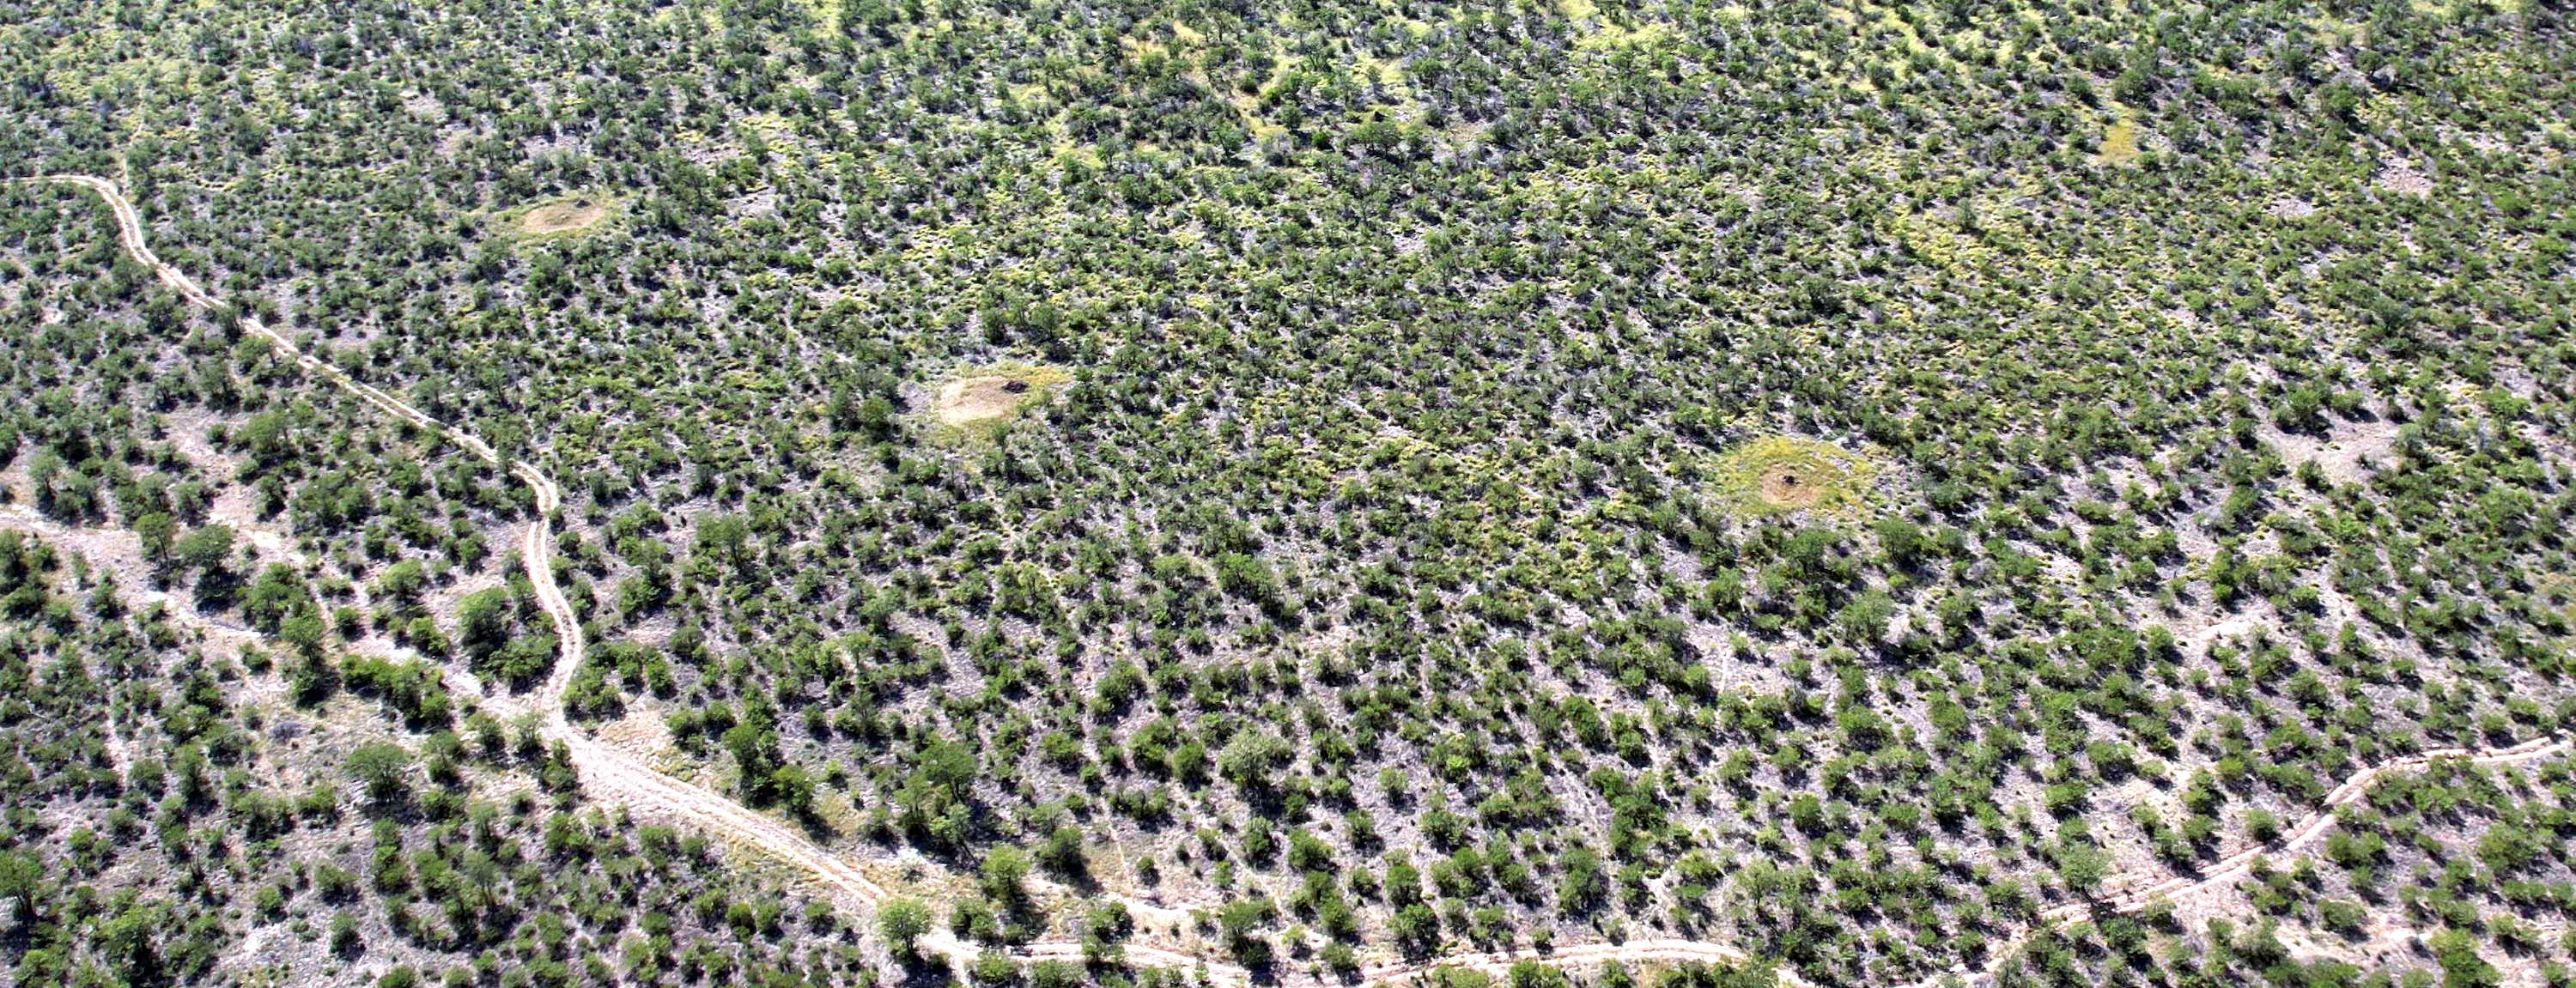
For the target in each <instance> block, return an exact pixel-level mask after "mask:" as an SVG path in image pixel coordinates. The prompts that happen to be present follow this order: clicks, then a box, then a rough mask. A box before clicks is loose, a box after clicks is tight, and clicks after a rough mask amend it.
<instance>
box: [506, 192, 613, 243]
mask: <svg viewBox="0 0 2576 988" xmlns="http://www.w3.org/2000/svg"><path fill="white" fill-rule="evenodd" d="M608 205H609V204H608V200H606V199H602V198H599V197H597V196H573V197H571V198H568V199H562V200H558V201H555V202H550V203H547V204H545V205H542V206H539V207H537V208H535V209H531V210H528V214H527V215H526V216H522V217H519V229H520V230H521V231H522V232H525V233H533V234H548V233H566V232H570V231H573V230H586V229H589V228H590V227H592V226H596V225H598V223H599V221H600V220H603V219H606V218H607V217H608Z"/></svg>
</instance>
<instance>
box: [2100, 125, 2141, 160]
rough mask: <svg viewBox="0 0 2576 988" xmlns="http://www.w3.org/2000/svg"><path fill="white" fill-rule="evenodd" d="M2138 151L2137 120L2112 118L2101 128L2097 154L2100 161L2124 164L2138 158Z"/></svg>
mask: <svg viewBox="0 0 2576 988" xmlns="http://www.w3.org/2000/svg"><path fill="white" fill-rule="evenodd" d="M2138 153H2139V152H2138V122H2137V121H2135V120H2129V119H2125V118H2123V119H2120V120H2114V121H2111V125H2110V126H2108V127H2105V128H2103V129H2102V150H2101V152H2100V153H2099V154H2098V155H2097V157H2099V158H2100V159H2101V160H2102V161H2104V162H2107V163H2110V164H2114V165H2125V164H2128V163H2129V162H2132V161H2136V160H2138Z"/></svg>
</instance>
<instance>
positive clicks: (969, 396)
mask: <svg viewBox="0 0 2576 988" xmlns="http://www.w3.org/2000/svg"><path fill="white" fill-rule="evenodd" d="M1072 380H1073V374H1072V372H1070V371H1067V370H1065V369H1063V368H1061V367H1050V366H1047V365H1044V364H1028V363H1018V362H1011V363H1002V364H991V365H987V366H983V367H968V368H961V369H959V370H958V372H957V373H955V374H953V375H950V376H949V377H948V378H947V379H946V380H944V381H941V382H939V383H938V384H936V385H933V386H932V387H931V401H930V417H931V421H932V423H933V424H934V425H935V426H936V427H937V431H939V432H940V433H943V434H945V435H948V436H950V437H955V438H974V437H986V436H990V435H991V434H992V433H994V432H997V431H999V430H1000V429H1001V428H1002V427H1003V426H1004V425H1007V424H1009V423H1010V421H1011V420H1012V419H1013V418H1016V417H1018V415H1019V413H1020V412H1021V411H1022V410H1025V409H1027V408H1029V407H1031V406H1034V405H1037V404H1039V403H1042V402H1045V401H1047V400H1049V399H1051V398H1053V397H1054V396H1055V393H1056V390H1057V389H1058V388H1060V387H1062V386H1063V385H1064V384H1066V383H1067V382H1070V381H1072Z"/></svg>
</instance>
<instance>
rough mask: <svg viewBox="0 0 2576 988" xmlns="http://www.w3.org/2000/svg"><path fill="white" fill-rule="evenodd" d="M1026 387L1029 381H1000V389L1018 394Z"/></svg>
mask: <svg viewBox="0 0 2576 988" xmlns="http://www.w3.org/2000/svg"><path fill="white" fill-rule="evenodd" d="M1028 389H1029V382H1027V381H1019V380H1012V381H1004V382H1002V390H1004V391H1008V392H1010V393H1012V394H1019V393H1020V392H1022V391H1026V390H1028Z"/></svg>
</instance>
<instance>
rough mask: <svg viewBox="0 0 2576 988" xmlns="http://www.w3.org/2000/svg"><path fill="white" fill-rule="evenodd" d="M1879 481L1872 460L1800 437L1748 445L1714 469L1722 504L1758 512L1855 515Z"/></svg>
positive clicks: (1767, 440) (1826, 443) (1738, 448)
mask: <svg viewBox="0 0 2576 988" xmlns="http://www.w3.org/2000/svg"><path fill="white" fill-rule="evenodd" d="M1877 479H1878V464H1877V463H1875V462H1872V461H1871V460H1870V459H1869V457H1867V456H1865V455H1862V454H1860V453H1856V452H1853V451H1851V450H1847V449H1844V448H1842V447H1840V446H1836V445H1834V444H1832V443H1828V442H1821V441H1818V440H1814V439H1802V438H1799V437H1797V436H1764V437H1762V438H1760V439H1755V440H1753V441H1751V442H1747V443H1745V444H1744V445H1742V446H1738V447H1736V448H1735V449H1733V450H1731V451H1729V452H1728V453H1727V454H1726V455H1725V456H1724V457H1722V458H1721V459H1720V460H1719V462H1718V468H1717V471H1716V480H1717V492H1718V494H1719V496H1720V497H1721V498H1722V499H1723V501H1724V503H1726V504H1727V505H1729V506H1731V507H1734V508H1736V509H1738V510H1742V511H1749V512H1754V513H1759V514H1768V513H1773V512H1784V511H1815V512H1819V513H1824V514H1837V515H1849V514H1856V513H1858V512H1859V511H1860V509H1861V508H1862V507H1863V506H1864V505H1865V504H1867V503H1868V498H1869V491H1870V486H1871V484H1872V483H1874V482H1875V481H1876V480H1877Z"/></svg>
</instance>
